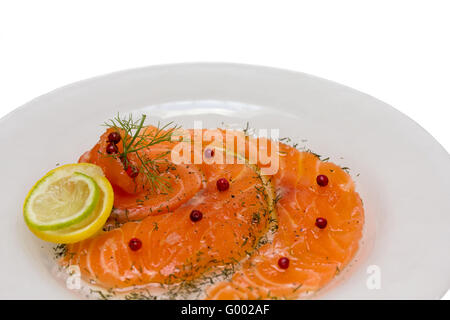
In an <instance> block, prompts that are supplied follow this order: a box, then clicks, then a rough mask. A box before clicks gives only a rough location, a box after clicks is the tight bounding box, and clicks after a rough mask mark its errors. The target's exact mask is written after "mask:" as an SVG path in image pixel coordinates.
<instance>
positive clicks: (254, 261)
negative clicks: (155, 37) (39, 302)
mask: <svg viewBox="0 0 450 320" xmlns="http://www.w3.org/2000/svg"><path fill="white" fill-rule="evenodd" d="M146 130H154V128H153V127H148V128H147V129H146ZM110 132H111V131H110V130H108V131H107V132H105V133H104V134H103V135H102V136H101V138H100V141H99V142H98V143H97V144H96V145H95V146H94V148H93V149H92V150H90V151H88V152H87V153H85V154H84V155H83V156H82V157H81V158H80V162H90V163H94V164H97V165H99V166H100V167H101V168H102V169H103V171H104V173H105V175H106V177H107V178H108V180H109V181H110V182H111V184H112V185H113V188H114V192H115V199H114V209H113V212H112V214H111V217H110V220H109V222H108V223H107V226H106V228H105V230H107V231H104V232H102V233H100V234H98V235H97V236H95V237H92V238H90V239H87V240H84V241H81V242H79V243H75V244H71V245H69V246H68V248H67V254H66V257H65V258H64V259H63V260H62V263H63V264H64V265H69V264H70V265H73V264H76V265H78V266H79V267H80V270H81V272H82V275H83V277H84V279H85V280H87V281H89V282H91V283H96V284H99V285H101V286H103V287H104V288H108V289H110V288H113V289H114V288H134V287H136V286H142V285H146V284H154V283H159V284H177V283H180V282H183V283H185V282H186V281H191V280H195V279H198V278H200V277H202V276H204V275H205V274H209V273H211V272H213V271H214V270H215V269H218V270H223V269H224V268H227V267H228V266H232V268H231V269H232V270H233V273H232V274H231V275H229V276H228V277H227V278H226V279H225V280H224V279H222V278H220V279H219V278H218V279H219V280H217V281H214V280H213V279H212V280H211V282H210V283H209V285H208V286H206V287H205V288H202V292H203V295H202V297H204V298H207V299H274V298H280V299H295V298H299V297H301V296H303V295H305V293H312V292H315V291H317V290H318V289H320V288H322V287H323V286H324V285H326V284H327V283H328V282H329V281H330V280H331V279H333V277H334V276H335V275H336V274H337V273H339V272H340V271H341V270H342V269H343V268H344V267H345V266H346V265H347V264H348V263H349V262H350V261H351V260H352V258H353V257H354V255H355V253H356V251H357V250H358V245H359V240H360V239H361V237H362V228H363V224H364V210H363V206H362V202H361V200H360V198H359V195H358V194H357V193H356V191H355V186H354V183H353V181H352V179H351V177H350V176H349V174H347V173H346V172H345V171H344V170H342V169H341V168H340V167H339V166H337V165H335V164H333V163H330V162H323V161H321V160H320V159H319V158H318V157H317V156H315V155H314V154H312V153H310V152H301V151H298V150H297V149H295V148H293V147H290V146H288V145H286V144H282V143H276V144H277V149H278V151H277V152H278V153H279V155H280V157H279V161H280V162H279V170H278V171H277V173H276V174H274V175H273V176H263V175H261V172H260V167H261V166H262V165H261V164H260V163H259V164H257V165H250V164H248V163H242V161H240V162H239V159H240V160H242V159H241V158H240V157H239V156H236V155H234V154H233V157H234V158H235V160H236V162H237V163H234V164H216V163H214V162H213V161H212V160H213V159H214V157H217V156H218V155H220V154H222V155H223V154H224V153H225V152H224V151H223V150H220V149H216V150H215V151H216V152H215V154H214V156H213V157H212V158H213V159H208V158H207V157H204V155H205V154H206V153H205V150H206V149H207V148H209V149H211V146H210V144H209V143H210V142H211V141H205V142H203V143H202V145H201V147H200V152H201V156H202V157H203V159H204V160H205V161H202V162H201V163H200V164H174V163H172V162H171V160H170V154H169V152H170V150H172V149H173V148H174V147H175V146H176V145H177V143H174V142H172V143H170V142H164V143H161V144H158V145H155V146H153V147H152V148H149V149H148V150H147V149H146V150H142V151H139V152H142V153H143V154H142V156H147V157H152V158H157V159H159V160H158V170H160V172H161V175H162V176H164V177H166V178H167V181H169V183H170V186H171V188H170V189H169V190H164V191H161V190H149V187H148V186H146V185H145V181H143V180H141V179H142V178H143V177H141V175H138V176H137V177H136V178H135V179H132V178H130V177H129V176H128V175H127V174H126V173H125V172H124V165H123V161H122V160H121V159H117V158H114V157H108V156H105V154H104V153H103V152H102V150H105V147H106V144H107V143H108V141H107V136H108V134H109V133H110ZM217 132H218V134H221V135H225V133H224V131H222V130H217ZM188 134H190V135H191V136H192V135H193V132H192V131H188ZM252 143H254V144H256V145H257V146H258V148H259V147H260V146H259V144H261V141H260V139H253V138H248V137H246V144H247V147H248V146H249V145H250V144H252ZM258 143H259V144H258ZM268 143H274V142H270V141H269V142H268ZM118 147H119V152H120V151H121V148H122V146H121V145H120V143H119V144H118ZM194 149H195V148H193V151H192V155H191V156H192V158H194V157H195V156H196V155H195V152H198V149H197V151H194ZM248 149H249V148H247V150H248ZM209 155H211V154H210V153H209ZM197 156H198V155H197ZM243 156H248V154H245V155H243ZM238 158H239V159H238ZM128 160H129V161H130V163H136V161H137V159H135V158H133V155H130V158H129V159H128ZM320 174H324V175H326V176H327V177H328V179H329V182H328V185H327V186H325V187H321V186H319V185H318V184H317V182H316V177H317V176H318V175H320ZM220 178H226V179H227V180H228V181H229V182H230V187H229V189H228V190H226V191H219V190H217V187H216V181H217V180H218V179H220ZM192 210H199V211H201V212H202V213H203V218H202V219H201V220H200V221H197V222H192V221H191V220H190V213H191V211H192ZM318 217H322V218H325V219H326V220H327V222H328V224H327V227H326V228H324V229H319V228H318V227H317V226H315V221H316V218H318ZM111 229H112V230H111ZM108 230H109V231H108ZM132 238H138V239H140V240H141V241H142V247H141V249H139V250H137V251H132V250H131V249H130V248H129V246H128V243H129V240H130V239H132ZM281 257H286V258H288V259H289V262H290V263H289V267H288V268H287V269H281V268H280V267H279V265H278V260H279V259H280V258H281ZM227 270H228V269H227Z"/></svg>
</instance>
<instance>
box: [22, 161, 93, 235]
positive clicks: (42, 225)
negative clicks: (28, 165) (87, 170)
mask: <svg viewBox="0 0 450 320" xmlns="http://www.w3.org/2000/svg"><path fill="white" fill-rule="evenodd" d="M99 195H100V190H99V187H98V185H97V183H96V182H95V180H94V179H92V178H91V177H89V176H87V175H85V174H83V173H80V172H73V173H72V172H66V171H64V170H57V171H54V172H52V173H50V174H48V175H46V176H45V177H44V178H43V179H41V180H40V181H39V182H38V183H37V184H36V185H35V187H34V188H33V189H32V191H31V192H30V194H29V196H28V197H27V199H26V202H25V207H24V214H25V220H26V222H27V223H28V224H29V225H30V226H32V227H33V228H36V229H38V230H57V229H61V228H64V227H68V226H71V225H73V224H76V223H78V222H80V221H82V220H83V219H85V218H86V217H87V216H89V215H90V214H91V213H92V212H93V211H94V209H95V208H96V206H97V204H98V201H99Z"/></svg>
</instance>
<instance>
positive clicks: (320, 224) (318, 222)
mask: <svg viewBox="0 0 450 320" xmlns="http://www.w3.org/2000/svg"><path fill="white" fill-rule="evenodd" d="M327 223H328V222H327V219H325V218H317V219H316V227H317V228H319V229H324V228H325V227H326V226H327Z"/></svg>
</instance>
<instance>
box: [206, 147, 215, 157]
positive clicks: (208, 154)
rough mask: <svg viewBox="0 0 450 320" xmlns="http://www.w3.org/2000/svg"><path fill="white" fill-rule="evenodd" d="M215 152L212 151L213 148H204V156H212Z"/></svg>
mask: <svg viewBox="0 0 450 320" xmlns="http://www.w3.org/2000/svg"><path fill="white" fill-rule="evenodd" d="M215 153H216V152H215V151H214V149H209V148H208V149H206V150H205V157H206V158H212V157H214V154H215Z"/></svg>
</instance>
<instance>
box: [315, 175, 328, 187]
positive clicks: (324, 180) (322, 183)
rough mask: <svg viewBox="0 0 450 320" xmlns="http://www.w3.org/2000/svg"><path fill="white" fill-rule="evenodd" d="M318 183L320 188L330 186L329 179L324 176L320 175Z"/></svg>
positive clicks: (317, 179)
mask: <svg viewBox="0 0 450 320" xmlns="http://www.w3.org/2000/svg"><path fill="white" fill-rule="evenodd" d="M316 181H317V184H318V185H319V186H321V187H325V186H326V185H327V184H328V177H327V176H326V175H324V174H319V175H318V176H317V178H316Z"/></svg>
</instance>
